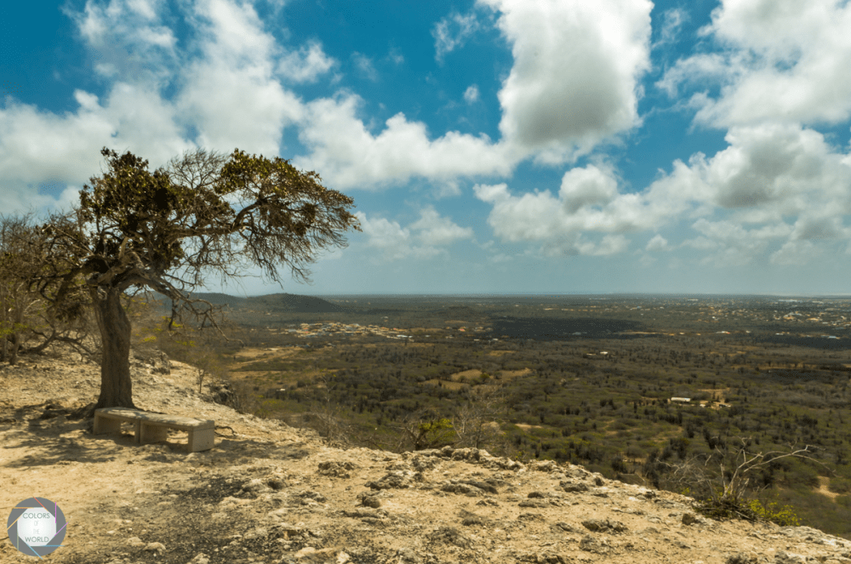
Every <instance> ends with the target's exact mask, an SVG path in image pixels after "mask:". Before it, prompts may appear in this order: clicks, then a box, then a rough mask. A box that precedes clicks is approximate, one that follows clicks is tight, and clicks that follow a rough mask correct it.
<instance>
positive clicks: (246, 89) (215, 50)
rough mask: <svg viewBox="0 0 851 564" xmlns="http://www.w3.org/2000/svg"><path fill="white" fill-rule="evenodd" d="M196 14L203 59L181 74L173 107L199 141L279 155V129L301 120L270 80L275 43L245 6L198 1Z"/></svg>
mask: <svg viewBox="0 0 851 564" xmlns="http://www.w3.org/2000/svg"><path fill="white" fill-rule="evenodd" d="M195 16H196V17H197V18H198V20H199V21H200V22H201V23H200V24H199V27H200V28H201V32H202V36H203V37H204V40H203V42H202V45H201V49H202V50H203V53H204V56H203V57H202V58H200V59H198V60H196V61H194V62H193V64H191V65H190V66H189V68H188V69H187V70H186V71H185V76H184V81H185V86H184V88H183V90H182V91H181V93H180V96H179V98H178V105H179V107H180V108H181V109H182V110H183V113H184V115H185V116H186V117H187V118H188V119H190V120H191V121H192V122H193V123H194V124H195V126H196V127H197V129H198V131H199V134H198V143H199V144H200V145H202V146H204V147H209V148H214V149H218V150H223V151H227V152H230V151H232V150H233V148H234V147H239V148H241V149H245V150H248V151H257V152H263V153H268V154H278V151H279V149H280V139H281V133H282V130H283V129H284V127H285V126H287V125H290V124H293V123H294V122H296V121H297V120H299V119H300V118H301V116H302V104H301V101H300V100H299V99H298V98H297V97H296V96H295V95H294V94H293V93H292V92H290V91H288V90H285V89H284V88H283V86H281V84H280V82H279V81H278V80H277V78H276V77H275V66H276V65H275V56H276V55H277V53H278V47H277V45H276V43H275V39H274V38H273V37H272V36H271V35H270V34H269V33H267V32H266V31H265V30H264V29H263V23H262V22H261V21H260V19H259V17H258V16H257V12H256V11H255V10H254V8H253V7H252V6H251V5H250V4H235V3H233V2H231V1H229V0H203V1H201V2H198V3H197V4H196V6H195Z"/></svg>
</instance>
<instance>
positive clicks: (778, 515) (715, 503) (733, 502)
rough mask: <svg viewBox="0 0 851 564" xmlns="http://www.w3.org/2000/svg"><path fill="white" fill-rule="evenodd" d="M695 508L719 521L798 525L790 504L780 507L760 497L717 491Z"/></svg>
mask: <svg viewBox="0 0 851 564" xmlns="http://www.w3.org/2000/svg"><path fill="white" fill-rule="evenodd" d="M695 509H696V510H697V511H698V512H700V513H701V514H703V515H705V516H707V517H711V518H712V519H716V520H719V521H723V520H726V519H744V520H746V521H751V522H753V521H766V522H770V523H776V524H777V525H780V526H781V527H797V526H798V525H799V520H798V516H797V515H796V514H795V510H794V509H793V508H792V506H790V505H784V506H782V507H778V504H777V502H771V503H768V504H766V505H763V504H762V502H761V501H759V500H758V499H745V498H743V497H734V496H726V497H725V496H723V495H721V492H716V493H715V494H714V495H711V496H709V497H707V498H704V499H702V500H698V501H697V502H696V503H695Z"/></svg>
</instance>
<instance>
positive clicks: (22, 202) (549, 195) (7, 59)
mask: <svg viewBox="0 0 851 564" xmlns="http://www.w3.org/2000/svg"><path fill="white" fill-rule="evenodd" d="M848 29H851V2H848V0H807V1H806V2H801V1H800V0H722V1H720V2H719V1H717V0H659V1H658V2H652V1H650V0H595V1H594V2H589V1H587V0H467V1H462V0H457V1H453V0H446V1H443V0H433V1H429V2H408V1H403V0H361V1H359V2H352V1H351V0H254V1H252V0H173V1H171V0H88V1H81V0H68V1H67V2H66V3H64V4H63V3H61V2H51V1H47V0H32V1H30V2H17V3H14V4H13V5H11V6H10V7H6V8H4V17H3V18H2V19H0V209H1V210H2V212H3V213H4V214H15V213H24V212H27V211H37V212H39V213H47V212H50V211H53V210H61V209H68V207H69V206H71V205H72V204H73V203H75V202H76V201H77V193H78V191H79V189H80V188H81V187H82V186H83V184H84V183H85V182H87V181H88V179H89V178H90V177H91V176H95V175H97V174H99V173H100V172H101V171H102V170H103V167H104V163H103V161H102V159H101V155H100V149H101V148H102V147H104V146H106V147H109V148H112V149H115V150H117V151H119V152H122V151H132V152H133V153H135V154H137V155H139V156H142V157H144V158H146V159H148V160H149V161H150V162H151V165H152V166H153V167H157V166H161V165H163V164H165V163H166V162H167V161H168V160H169V159H171V158H172V157H174V156H177V155H180V154H181V153H182V152H184V151H187V150H191V149H194V148H199V147H201V148H205V149H208V150H216V151H220V152H223V153H230V152H232V151H233V150H234V149H235V148H239V149H242V150H244V151H247V152H249V153H257V154H263V155H265V156H267V157H272V156H280V157H282V158H285V159H288V160H290V161H291V162H292V163H293V164H294V165H295V166H297V167H298V168H300V169H303V170H314V171H316V172H318V173H319V174H320V175H321V177H322V179H323V182H324V184H325V186H327V187H328V188H332V189H335V190H338V191H341V192H343V193H345V194H347V195H349V196H351V197H352V198H353V199H354V201H355V205H356V209H355V212H356V214H357V217H358V219H359V221H360V225H361V228H362V232H352V233H350V234H349V236H348V246H347V247H346V248H344V249H338V250H335V251H334V252H323V253H321V254H320V255H319V256H318V258H317V261H316V262H315V264H313V265H312V267H311V271H312V275H311V280H312V282H311V283H310V284H309V285H301V284H297V283H295V282H293V281H291V280H288V279H287V280H285V281H284V284H283V288H282V287H281V286H279V285H276V284H273V283H269V282H268V281H264V280H263V279H261V278H258V277H254V276H250V274H251V273H250V272H246V275H247V276H246V277H245V278H241V279H239V280H237V281H233V282H231V283H230V284H227V285H225V286H222V285H221V284H220V283H219V282H218V280H212V279H211V281H210V284H209V286H208V288H207V289H209V290H216V291H218V290H222V291H226V292H229V293H232V294H248V295H251V294H263V293H273V292H279V291H286V292H290V293H297V294H311V295H328V294H408V293H410V294H517V293H520V294H536V293H558V294H570V293H624V292H629V293H632V292H638V293H695V294H697V293H723V294H730V293H736V294H797V295H800V294H804V295H823V294H849V293H851V225H849V223H848V217H847V216H848V214H849V211H851V73H849V72H848V69H849V68H851V34H848V33H847V30H848Z"/></svg>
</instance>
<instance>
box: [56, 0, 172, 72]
mask: <svg viewBox="0 0 851 564" xmlns="http://www.w3.org/2000/svg"><path fill="white" fill-rule="evenodd" d="M164 9H165V2H164V1H163V0H110V1H109V3H108V4H103V3H99V2H95V1H94V0H88V1H87V2H86V5H85V8H84V9H83V11H82V12H73V11H70V10H69V9H67V8H66V13H67V14H68V15H70V16H71V18H72V19H73V20H74V22H75V23H76V26H77V31H78V33H79V34H80V36H81V38H82V39H83V41H84V42H85V43H86V44H87V45H88V47H89V49H91V51H92V54H93V55H94V60H95V66H94V68H95V70H96V71H97V72H98V73H99V74H101V75H103V76H106V77H110V78H124V79H127V78H129V77H137V78H140V77H143V76H144V77H145V78H148V79H151V78H154V79H156V80H158V81H161V80H166V79H168V77H169V76H170V75H171V71H172V70H173V68H174V64H175V62H176V53H175V45H176V43H177V39H176V38H175V36H174V33H173V32H172V30H171V29H169V28H168V27H167V26H165V25H163V23H162V12H163V11H164Z"/></svg>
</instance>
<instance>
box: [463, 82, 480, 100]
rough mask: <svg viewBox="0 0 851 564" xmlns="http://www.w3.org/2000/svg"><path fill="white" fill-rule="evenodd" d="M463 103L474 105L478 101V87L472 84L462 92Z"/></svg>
mask: <svg viewBox="0 0 851 564" xmlns="http://www.w3.org/2000/svg"><path fill="white" fill-rule="evenodd" d="M464 101H465V102H467V103H468V104H475V103H476V102H478V101H479V87H478V86H476V85H475V84H472V85H470V86H468V87H467V89H466V90H465V91H464Z"/></svg>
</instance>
